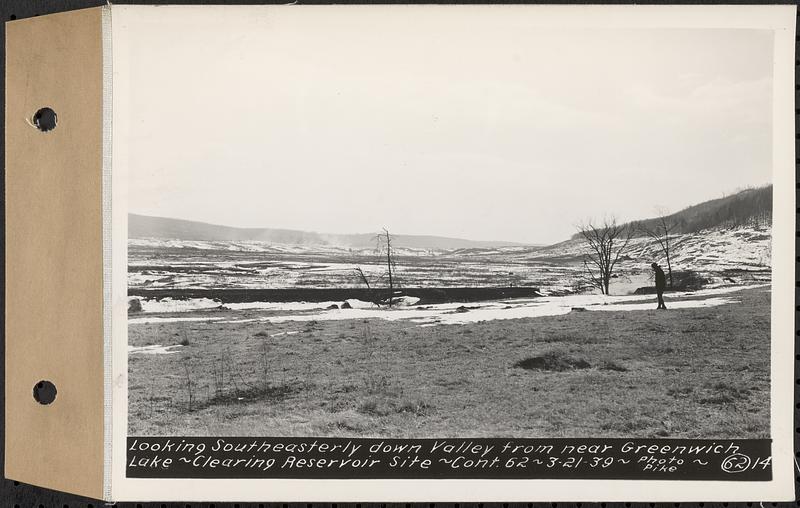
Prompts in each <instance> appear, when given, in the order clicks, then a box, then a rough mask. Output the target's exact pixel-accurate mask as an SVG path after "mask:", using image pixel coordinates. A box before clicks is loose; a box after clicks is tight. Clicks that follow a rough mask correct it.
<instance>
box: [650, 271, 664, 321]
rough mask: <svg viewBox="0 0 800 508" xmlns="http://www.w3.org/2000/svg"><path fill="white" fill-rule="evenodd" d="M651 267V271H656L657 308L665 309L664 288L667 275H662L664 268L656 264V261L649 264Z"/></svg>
mask: <svg viewBox="0 0 800 508" xmlns="http://www.w3.org/2000/svg"><path fill="white" fill-rule="evenodd" d="M650 266H651V267H652V268H653V271H654V272H656V293H658V307H657V309H664V310H666V309H667V306H666V305H664V288H666V287H667V277H666V275H664V270H662V269H661V267H660V266H658V263H653V264H652V265H650Z"/></svg>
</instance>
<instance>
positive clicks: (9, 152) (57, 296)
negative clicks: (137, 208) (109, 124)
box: [5, 8, 103, 498]
mask: <svg viewBox="0 0 800 508" xmlns="http://www.w3.org/2000/svg"><path fill="white" fill-rule="evenodd" d="M102 62H103V59H102V27H101V8H93V9H86V10H81V11H73V12H67V13H61V14H54V15H49V16H42V17H37V18H32V19H25V20H19V21H14V22H9V23H7V24H6V118H5V122H6V123H5V126H6V161H5V162H6V330H5V332H6V389H5V395H6V438H5V446H6V448H5V449H6V459H5V468H6V475H7V476H8V477H9V478H13V479H15V480H19V481H22V482H25V483H31V484H35V485H41V486H44V487H48V488H52V489H57V490H62V491H67V492H73V493H77V494H81V495H86V496H91V497H95V498H101V497H102V495H103V251H102V233H103V232H102V199H101V198H102V188H101V179H102V118H103V117H102V108H103V100H102V91H103V75H102ZM41 107H50V108H52V109H53V110H54V111H55V112H56V114H57V115H58V124H57V126H56V128H55V129H54V130H52V131H50V132H41V131H39V130H38V129H37V128H35V127H34V126H33V125H32V124H31V118H32V117H33V115H34V114H35V112H36V111H37V110H38V109H39V108H41ZM41 380H49V381H51V382H53V383H54V384H55V386H56V388H57V390H58V395H57V397H56V399H55V401H54V402H53V403H52V404H49V405H46V406H45V405H41V404H39V403H38V402H36V401H35V400H34V398H33V388H34V385H35V384H36V383H37V382H38V381H41Z"/></svg>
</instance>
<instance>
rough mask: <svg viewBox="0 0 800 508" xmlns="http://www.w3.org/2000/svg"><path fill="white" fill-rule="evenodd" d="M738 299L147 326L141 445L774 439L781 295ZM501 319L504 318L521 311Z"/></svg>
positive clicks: (133, 419)
mask: <svg viewBox="0 0 800 508" xmlns="http://www.w3.org/2000/svg"><path fill="white" fill-rule="evenodd" d="M728 289H729V290H728V291H723V290H719V291H718V292H719V294H718V295H715V294H714V293H713V291H714V290H708V291H710V292H705V293H703V292H697V293H694V294H692V293H683V294H673V295H669V294H668V295H667V305H668V306H670V307H671V309H670V310H668V311H656V310H655V309H654V307H655V301H654V298H653V297H652V296H629V297H624V298H626V300H619V301H614V300H611V301H609V302H606V304H605V305H603V302H596V301H591V302H583V303H582V304H580V305H578V304H574V303H569V302H568V300H556V298H555V297H554V298H553V301H556V302H567V303H561V304H558V305H560V307H559V309H561V310H560V311H559V312H557V313H545V314H535V313H534V314H525V313H524V312H522V314H521V315H519V316H509V317H513V318H510V319H495V318H493V317H489V316H491V315H487V318H486V319H488V320H483V319H471V318H467V317H466V316H470V315H472V316H474V315H475V314H477V313H480V312H481V310H480V309H465V310H459V309H457V308H452V309H450V310H448V311H446V312H439V313H438V314H437V315H436V316H431V315H429V314H426V311H425V310H423V311H416V310H399V311H395V310H391V311H389V310H377V311H372V310H368V309H363V310H360V309H351V310H352V311H355V313H354V314H349V315H347V314H345V313H346V312H350V311H351V310H347V311H344V310H343V311H331V312H330V313H325V312H321V311H319V310H316V309H311V310H309V309H304V308H300V309H269V308H268V309H244V310H243V309H219V310H213V309H201V310H190V311H187V312H171V313H159V314H156V315H155V316H154V317H155V318H158V319H152V317H148V318H134V319H132V320H131V324H130V326H129V344H130V348H129V353H130V354H129V364H128V365H129V433H130V435H181V436H189V435H200V436H203V435H205V436H215V435H231V436H250V435H252V436H361V437H398V438H399V437H584V436H585V437H679V438H722V437H725V438H733V437H736V438H759V437H768V435H769V388H770V382H769V381H770V379H769V356H770V355H769V351H770V334H769V333H770V326H769V319H770V312H769V310H770V288H769V286H764V287H756V286H753V287H748V288H737V290H735V291H731V290H730V288H728ZM567 298H569V297H567ZM537 302H541V303H542V304H544V302H545V300H537ZM692 302H694V303H692ZM537 304H538V303H537ZM493 305H495V307H494V308H492V309H489V310H491V311H492V312H493V313H494V315H495V316H496V315H497V313H498V312H501V311H513V310H514V306H515V305H516V304H515V303H514V302H513V301H510V302H503V305H502V306H501V305H499V304H493ZM558 305H556V306H558ZM519 307H520V308H531V305H524V304H522V305H519ZM552 307H553V305H550V306H549V307H548V308H552ZM598 307H602V308H598ZM615 307H616V308H615ZM618 309H619V310H618ZM429 310H430V309H429ZM440 310H442V309H440ZM484 310H487V309H485V308H484ZM584 310H585V311H584ZM598 310H602V311H603V312H598ZM387 312H388V313H392V312H406V313H408V312H418V313H419V315H420V319H415V318H414V316H409V317H407V318H398V319H383V318H382V317H381V313H387ZM526 312H527V311H526ZM334 313H336V314H334ZM326 315H328V316H332V315H343V316H345V317H344V318H341V319H326V318H325V317H324V316H326ZM442 316H445V317H444V318H442ZM446 316H456V318H455V319H452V320H449V319H450V318H448V317H446ZM132 317H133V316H132ZM187 318H188V319H187ZM137 319H138V321H137ZM448 320H449V321H448Z"/></svg>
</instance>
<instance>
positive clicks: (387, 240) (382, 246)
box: [375, 228, 395, 307]
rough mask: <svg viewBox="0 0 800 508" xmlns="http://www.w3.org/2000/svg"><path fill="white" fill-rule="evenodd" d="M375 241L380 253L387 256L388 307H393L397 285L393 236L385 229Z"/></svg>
mask: <svg viewBox="0 0 800 508" xmlns="http://www.w3.org/2000/svg"><path fill="white" fill-rule="evenodd" d="M375 241H376V242H377V244H378V251H379V252H380V253H381V254H385V255H386V274H387V276H388V277H389V300H388V305H389V307H391V306H392V303H393V302H394V284H395V274H394V272H395V262H394V253H393V252H392V235H391V234H389V230H388V229H386V228H383V232H382V233H378V235H377V236H376V237H375Z"/></svg>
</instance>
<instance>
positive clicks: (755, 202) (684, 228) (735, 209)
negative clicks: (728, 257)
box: [572, 185, 772, 238]
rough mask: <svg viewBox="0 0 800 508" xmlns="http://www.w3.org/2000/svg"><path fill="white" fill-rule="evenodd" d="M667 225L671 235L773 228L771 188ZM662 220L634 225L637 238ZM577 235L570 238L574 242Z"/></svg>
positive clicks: (695, 210)
mask: <svg viewBox="0 0 800 508" xmlns="http://www.w3.org/2000/svg"><path fill="white" fill-rule="evenodd" d="M666 218H667V223H668V224H675V225H676V228H675V230H674V231H673V233H676V234H684V233H697V232H698V231H702V230H704V229H710V228H732V227H736V226H770V225H771V224H772V185H767V186H764V187H758V188H754V189H746V190H743V191H740V192H737V193H736V194H731V195H730V196H725V197H722V198H719V199H712V200H710V201H704V202H702V203H700V204H697V205H692V206H690V207H688V208H684V209H683V210H681V211H679V212H676V213H673V214H670V215H668V216H667V217H666ZM660 220H661V219H660V218H658V217H656V218H652V219H644V220H639V221H634V222H633V224H635V225H636V226H638V227H637V234H643V233H641V230H643V229H651V230H652V229H655V228H656V226H657V225H658V223H659V221H660ZM578 236H579V234H575V235H573V237H572V238H577V237H578Z"/></svg>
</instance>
